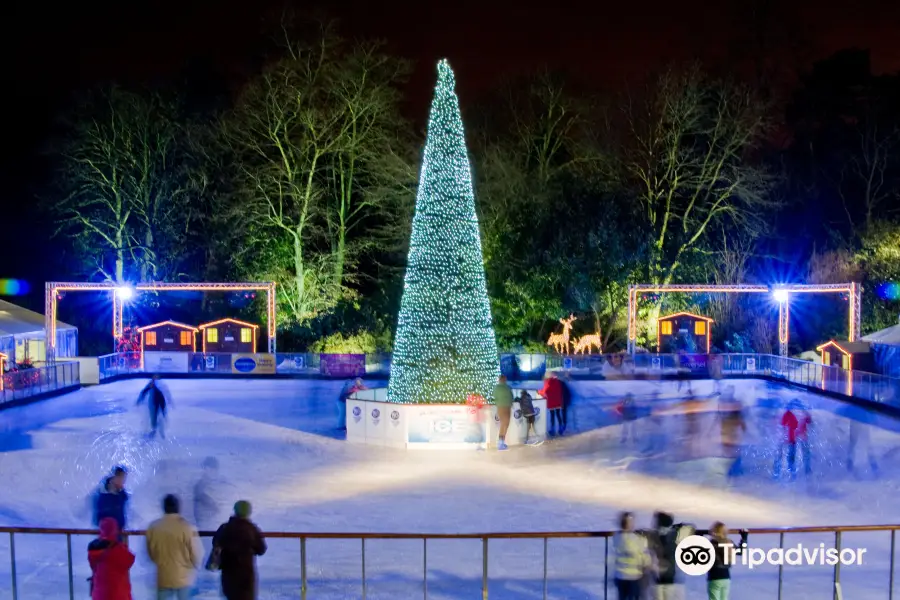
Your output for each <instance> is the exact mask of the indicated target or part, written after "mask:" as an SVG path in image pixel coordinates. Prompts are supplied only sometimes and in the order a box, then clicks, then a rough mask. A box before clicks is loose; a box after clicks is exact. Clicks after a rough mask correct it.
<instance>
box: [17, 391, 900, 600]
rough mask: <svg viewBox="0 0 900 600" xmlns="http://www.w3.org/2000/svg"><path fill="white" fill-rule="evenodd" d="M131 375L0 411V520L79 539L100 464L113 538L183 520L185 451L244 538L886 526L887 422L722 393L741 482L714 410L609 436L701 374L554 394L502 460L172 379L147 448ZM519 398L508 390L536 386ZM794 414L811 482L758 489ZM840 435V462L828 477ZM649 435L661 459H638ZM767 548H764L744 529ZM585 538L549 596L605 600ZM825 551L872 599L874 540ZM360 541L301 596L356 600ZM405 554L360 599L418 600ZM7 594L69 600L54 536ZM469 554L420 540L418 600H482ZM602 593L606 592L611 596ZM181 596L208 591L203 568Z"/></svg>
mask: <svg viewBox="0 0 900 600" xmlns="http://www.w3.org/2000/svg"><path fill="white" fill-rule="evenodd" d="M145 383H146V380H137V379H135V380H125V381H120V382H116V383H112V384H107V385H102V386H97V387H93V388H86V389H83V390H80V391H78V392H74V393H71V394H67V395H65V396H62V397H58V398H53V399H49V400H46V401H42V402H38V403H35V404H32V405H28V406H24V407H19V408H13V409H9V410H4V411H0V433H2V435H0V476H2V479H0V481H2V486H0V524H2V525H8V526H41V527H89V526H90V515H89V510H88V505H87V500H86V498H87V497H88V495H89V494H90V492H91V491H92V490H93V489H94V488H95V487H96V486H97V484H98V482H99V480H100V478H101V477H102V476H103V475H104V474H105V473H106V472H108V470H109V468H110V467H111V466H112V465H115V464H126V465H128V467H129V469H130V471H131V473H130V475H129V480H128V489H129V491H130V492H131V493H132V499H133V506H132V509H133V511H132V514H131V516H130V522H129V527H131V528H143V527H145V526H146V525H147V524H148V523H149V522H150V521H152V520H153V519H155V518H157V517H158V516H159V514H160V512H161V509H160V500H161V498H162V496H163V495H165V494H167V493H175V494H177V495H179V496H180V497H181V498H182V503H183V510H182V512H183V514H184V515H185V516H186V517H187V518H188V519H192V518H193V515H192V508H191V495H192V489H193V486H194V484H195V483H196V481H197V480H198V478H199V477H200V476H201V463H202V461H203V460H204V458H206V457H208V456H214V457H216V458H217V459H218V461H219V463H220V475H219V479H218V481H217V483H216V489H217V490H218V496H219V497H220V500H221V520H223V521H224V520H225V519H226V518H227V514H228V512H229V511H230V507H231V505H232V504H233V502H234V501H235V500H238V499H247V500H249V501H251V502H252V503H253V507H254V514H253V519H254V520H255V521H256V522H257V523H258V524H259V526H260V527H261V528H262V529H263V530H269V531H302V532H411V533H418V532H427V533H460V532H521V531H579V530H609V529H613V528H614V526H615V516H616V514H617V513H618V512H619V511H621V510H626V509H627V510H633V511H635V512H636V513H637V515H638V525H639V526H641V527H646V526H649V524H650V516H651V514H652V511H654V510H657V509H664V510H667V511H669V512H673V513H675V516H676V520H678V521H686V522H691V523H695V524H697V525H698V526H699V527H703V528H706V527H708V526H709V524H710V523H711V522H712V521H713V520H722V521H724V522H726V523H727V524H728V525H729V526H730V527H765V526H776V527H779V526H800V525H850V524H887V523H898V522H900V503H898V501H897V498H898V492H900V489H898V488H900V467H898V453H900V423H898V422H897V421H895V420H893V419H890V418H887V417H884V416H879V415H875V414H872V413H869V412H867V411H864V410H862V409H859V408H856V407H851V406H848V405H845V404H842V403H840V402H838V401H835V400H832V399H829V398H824V397H821V396H817V395H814V394H809V393H805V392H799V391H796V390H793V389H790V388H785V387H781V386H779V385H776V384H770V383H766V382H763V381H759V380H750V379H747V380H729V381H726V382H723V385H725V386H728V385H730V386H734V392H735V396H736V397H737V399H739V400H740V401H741V402H742V403H743V404H744V407H745V412H746V416H747V419H748V425H749V429H748V432H747V436H746V440H745V442H746V448H745V458H744V462H745V469H746V473H745V474H744V475H743V476H741V477H739V478H736V479H734V480H733V481H730V482H729V481H728V479H727V478H726V477H725V469H726V468H727V461H725V460H723V459H722V452H721V448H720V445H719V440H720V433H719V431H720V429H719V421H718V417H717V413H716V412H715V411H714V410H710V411H708V412H704V413H701V416H700V417H699V428H700V429H699V430H700V432H701V436H700V438H699V439H698V440H695V441H694V442H693V443H691V444H690V446H688V445H687V442H686V441H685V440H683V439H682V437H683V436H682V433H683V430H684V426H685V424H684V417H683V416H678V415H676V414H672V415H667V416H664V417H662V418H660V419H656V420H654V419H650V418H643V419H640V420H639V421H638V422H637V424H636V433H637V437H638V440H637V441H636V442H635V441H632V440H629V441H628V442H627V443H625V444H622V443H621V439H620V437H621V425H620V424H619V421H618V417H617V415H616V413H615V412H614V411H613V410H612V409H613V408H614V407H615V405H616V404H617V403H618V401H619V400H620V399H621V398H622V396H624V394H625V393H627V392H631V393H633V394H634V395H635V397H636V399H637V400H638V402H652V403H654V404H655V405H657V406H659V407H663V408H667V407H672V408H673V412H675V411H674V409H675V407H677V406H678V402H679V401H680V400H681V399H683V398H684V397H685V396H686V395H687V394H689V393H690V394H693V395H695V396H697V397H699V398H708V399H707V400H706V402H707V403H708V407H709V408H710V409H713V408H715V407H716V406H717V403H718V399H717V398H718V397H717V396H715V395H714V384H713V382H711V381H700V382H692V383H691V384H688V382H676V381H663V382H652V381H603V382H597V381H593V382H587V381H575V382H573V383H572V387H573V392H574V397H573V406H572V409H571V413H570V417H569V431H567V435H566V437H564V438H562V439H555V440H552V441H550V442H549V443H547V444H544V445H543V446H540V447H535V448H532V447H519V448H513V449H511V450H509V451H507V452H502V453H500V452H496V451H487V452H466V451H455V452H433V451H430V452H421V451H420V452H416V451H405V450H396V449H388V448H380V447H372V446H358V445H351V444H348V443H347V442H345V441H344V440H343V439H341V438H342V436H341V435H340V434H339V433H338V432H337V431H336V429H335V426H336V422H335V421H336V411H335V406H334V404H335V398H336V397H337V395H338V393H339V390H340V389H341V387H342V385H343V382H342V381H324V380H273V381H263V380H258V379H257V380H240V379H222V380H210V379H204V380H172V381H168V382H166V385H167V387H168V389H169V391H170V393H171V396H172V401H173V406H172V407H171V410H170V415H169V416H170V418H169V420H168V425H167V432H166V433H167V437H166V439H165V440H160V439H156V440H148V439H147V438H146V436H145V433H146V431H147V428H148V424H147V414H146V409H145V408H144V407H137V406H135V402H136V399H137V394H138V392H139V390H140V389H141V388H142V387H143V386H144V385H145ZM536 386H537V384H536V383H533V384H530V385H527V386H526V387H532V388H534V387H536ZM793 399H799V400H800V401H801V402H803V403H804V404H805V405H806V406H807V407H808V408H809V410H810V414H811V416H812V421H813V427H812V429H811V434H810V439H811V445H812V469H813V472H812V475H811V476H806V475H804V474H803V470H802V468H801V470H800V474H799V475H798V477H797V479H796V480H795V481H791V480H790V479H789V478H788V477H787V476H785V477H783V478H782V479H779V480H776V479H774V478H773V475H772V467H773V462H774V459H775V456H776V451H777V447H778V440H779V439H780V426H779V422H780V418H781V415H782V413H783V410H784V406H785V404H786V403H787V402H789V401H791V400H793ZM851 430H852V431H853V434H854V436H855V438H856V440H857V442H856V447H855V449H854V453H855V467H854V469H853V470H852V471H850V470H848V468H847V458H848V454H849V452H850V439H851ZM651 439H653V440H655V441H656V442H657V443H658V444H659V446H658V448H662V450H661V451H656V452H655V453H653V454H652V455H650V456H649V457H648V456H647V453H645V452H644V451H645V450H646V447H647V445H648V444H649V443H650V441H651ZM88 541H89V538H88V537H75V538H73V541H72V547H73V563H74V570H75V585H76V594H75V597H76V598H86V597H88V592H87V583H86V578H87V577H88V576H89V575H90V572H89V568H88V566H87V560H86V546H87V543H88ZM833 541H834V537H833V534H822V535H818V534H814V535H813V534H810V535H799V534H797V535H788V536H786V543H787V545H795V544H797V543H799V542H803V543H804V544H805V545H807V546H818V544H819V543H820V542H824V543H826V544H827V545H829V546H830V545H831V544H832V543H833ZM750 543H751V545H754V546H758V547H764V548H768V547H771V546H773V545H775V546H777V544H778V536H777V535H771V536H757V537H756V538H754V537H753V536H751V540H750ZM604 544H605V543H604V541H603V540H602V539H590V540H551V541H550V542H549V546H548V548H549V552H548V576H549V585H548V592H549V594H548V596H549V597H551V598H573V599H574V598H603V597H604V581H603V561H604V551H605V549H604ZM842 544H843V546H844V547H865V548H867V549H868V552H867V554H866V562H865V564H864V565H863V566H859V567H844V568H843V571H842V581H843V594H844V598H853V599H854V600H856V599H869V598H872V599H876V598H877V599H881V598H887V597H888V592H887V589H888V577H889V569H888V565H889V559H890V535H889V534H887V533H854V534H845V535H844V536H843V540H842ZM131 546H132V548H133V549H135V550H136V553H137V555H138V562H137V563H136V565H135V567H134V569H133V570H132V582H133V586H134V598H135V600H144V599H145V598H151V597H155V596H154V595H153V583H154V582H153V578H152V577H153V576H152V565H150V563H149V561H148V559H147V557H146V552H145V550H144V548H143V539H141V538H133V539H132V541H131ZM542 548H543V546H542V542H541V541H540V540H500V541H496V542H495V541H492V542H491V543H490V550H489V572H490V596H489V597H490V598H498V599H529V598H541V597H542V592H543V583H542V573H543V555H542ZM360 550H361V544H360V542H359V541H358V540H354V541H316V540H312V541H310V542H309V543H308V553H307V555H308V561H309V567H308V576H309V582H310V591H309V598H310V599H319V598H323V599H344V598H359V597H362V588H361V584H360V580H361V560H360ZM422 550H423V549H422V542H421V541H386V540H385V541H381V540H376V541H369V542H367V543H366V579H367V595H366V597H367V598H369V599H380V598H385V599H388V598H390V599H398V598H403V599H405V598H421V597H423V590H422V588H423V585H422V579H423V569H422V558H423V554H422ZM15 551H16V565H17V578H18V590H19V596H18V598H19V600H30V599H35V600H36V599H55V598H68V579H67V567H66V543H65V536H36V535H17V536H16V538H15ZM9 557H10V543H9V539H8V537H3V538H2V539H0V597H2V598H11V597H12V593H11V581H10V579H11V569H10V561H9ZM299 565H300V548H299V541H298V540H271V541H270V544H269V552H268V554H267V555H266V556H264V557H263V558H261V559H260V561H259V569H260V577H261V585H260V597H261V598H265V599H268V598H272V599H275V598H278V599H280V598H298V597H299V595H300V591H299V590H300V566H299ZM481 568H482V555H481V542H480V541H477V540H473V541H463V540H451V541H435V542H430V543H429V544H428V572H427V580H428V598H434V599H451V598H452V599H457V598H460V599H468V598H480V597H481V594H480V588H481ZM831 572H832V568H831V567H828V566H816V567H786V568H785V573H784V595H783V597H784V598H790V599H794V600H796V599H805V598H808V599H810V600H825V599H829V598H831V596H832V593H831ZM733 577H734V582H733V588H732V590H733V591H732V598H733V599H735V600H745V599H746V600H751V599H757V598H775V597H776V589H777V569H776V568H774V567H764V568H758V569H755V570H753V571H749V570H748V569H747V568H746V567H743V568H742V567H735V569H734V574H733ZM704 586H705V581H703V579H702V578H692V579H690V581H689V582H688V598H695V597H696V598H704V597H705V592H704ZM609 593H610V595H609V597H610V598H614V597H615V594H614V592H613V591H612V590H611V589H610V590H609ZM200 597H201V598H215V597H218V592H217V583H216V580H215V577H214V576H212V575H210V574H207V573H203V574H201V581H200Z"/></svg>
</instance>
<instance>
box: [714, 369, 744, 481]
mask: <svg viewBox="0 0 900 600" xmlns="http://www.w3.org/2000/svg"><path fill="white" fill-rule="evenodd" d="M719 419H720V421H721V428H722V430H721V434H722V452H723V454H724V455H725V458H728V459H731V461H732V462H731V467H730V468H729V469H728V477H737V476H739V475H742V474H743V473H744V467H743V441H744V435H745V434H746V433H747V420H746V419H745V418H744V407H743V405H742V404H741V403H740V401H739V400H736V399H735V398H734V388H733V387H732V386H728V387H727V388H725V397H724V398H723V399H722V401H721V402H720V403H719Z"/></svg>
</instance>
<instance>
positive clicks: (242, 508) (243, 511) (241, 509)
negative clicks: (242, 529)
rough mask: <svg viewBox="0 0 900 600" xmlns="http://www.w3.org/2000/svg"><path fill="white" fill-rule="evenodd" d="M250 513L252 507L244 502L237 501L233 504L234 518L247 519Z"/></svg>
mask: <svg viewBox="0 0 900 600" xmlns="http://www.w3.org/2000/svg"><path fill="white" fill-rule="evenodd" d="M251 512H253V507H252V506H251V505H250V503H249V502H247V501H246V500H238V501H237V502H235V503H234V516H236V517H240V518H242V519H249V518H250V513H251Z"/></svg>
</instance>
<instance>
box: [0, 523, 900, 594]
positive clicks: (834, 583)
mask: <svg viewBox="0 0 900 600" xmlns="http://www.w3.org/2000/svg"><path fill="white" fill-rule="evenodd" d="M898 529H900V525H861V526H858V525H857V526H833V527H789V528H757V529H750V530H749V534H750V536H751V541H752V543H751V544H750V546H751V547H753V548H765V546H766V545H765V544H759V543H758V542H756V541H755V540H756V538H758V537H759V536H778V545H777V546H774V545H772V546H771V547H770V549H775V548H778V549H781V550H782V551H783V550H784V549H785V536H786V535H789V534H790V535H793V534H822V533H827V534H833V535H834V542H833V545H831V546H830V548H826V549H831V548H833V549H835V550H837V551H838V552H839V553H840V552H841V551H842V550H844V549H846V548H845V547H844V546H843V542H844V535H845V534H850V533H863V532H870V533H873V532H874V533H885V534H889V537H890V550H889V566H888V573H886V574H885V583H886V584H887V587H888V599H889V600H893V598H894V570H895V562H896V538H897V530H898ZM96 533H97V532H96V530H93V529H54V528H38V527H0V535H7V536H8V539H9V554H10V569H11V571H10V579H11V582H12V598H13V600H18V597H19V590H18V570H17V557H16V539H17V537H16V536H19V537H22V536H26V535H64V536H65V538H66V557H67V558H66V565H65V568H66V576H67V578H68V597H69V599H70V600H74V599H75V597H76V591H75V588H76V586H75V576H74V563H73V558H72V537H73V536H96ZM732 533H737V532H736V531H733V532H732ZM145 534H146V532H145V531H129V532H127V533H126V542H127V539H128V538H130V537H136V536H143V535H145ZM614 534H615V532H613V531H574V532H541V533H512V532H510V533H463V534H421V533H296V532H283V531H281V532H269V533H266V534H264V535H265V537H266V538H267V539H269V540H272V539H279V538H280V539H296V540H299V541H300V547H299V551H300V573H299V575H300V581H299V590H296V591H299V593H300V597H301V598H302V599H303V600H306V599H307V597H308V595H309V594H310V585H309V570H308V564H309V560H308V559H309V556H308V555H309V552H308V548H307V543H308V541H309V540H359V542H360V546H359V548H360V556H361V559H362V560H361V570H360V572H359V585H360V590H361V592H362V598H363V599H365V598H366V594H367V587H368V582H367V577H366V542H367V541H370V540H417V541H419V540H420V541H421V542H422V562H421V565H422V582H421V594H422V597H423V598H425V599H426V600H427V598H428V547H429V546H428V544H429V542H434V541H438V540H473V541H476V540H477V541H479V542H480V546H481V557H480V558H481V572H480V580H481V581H480V584H481V597H482V599H483V600H487V599H488V598H489V591H490V590H489V588H490V580H491V578H490V572H489V566H490V561H489V558H490V547H489V544H490V541H491V540H540V541H541V542H542V556H541V558H542V565H543V567H542V574H541V587H542V592H541V593H542V598H544V599H546V598H547V597H548V589H549V585H550V581H551V578H550V576H549V573H548V556H549V555H550V549H549V548H550V543H549V542H550V540H561V539H584V538H600V539H603V540H604V544H603V554H604V556H603V561H602V564H603V577H602V579H603V598H604V599H606V598H609V597H610V595H611V594H610V591H609V590H610V583H611V582H612V579H611V575H612V574H611V573H610V563H611V559H612V557H611V555H610V551H611V548H610V538H611V537H612V536H613V535H614ZM200 535H201V537H210V536H212V535H214V533H213V532H211V531H203V532H200ZM823 546H824V544H823ZM813 547H815V546H813ZM870 558H871V557H870ZM598 559H599V557H596V559H592V560H590V561H589V562H590V563H591V564H599V563H600V561H599V560H598ZM823 564H824V563H823ZM60 567H61V565H60ZM819 573H820V572H819ZM596 576H597V578H598V579H599V572H598V573H596ZM42 577H44V578H52V573H49V572H47V571H46V570H44V571H43V573H42ZM777 577H778V581H777V589H778V592H777V596H776V597H777V599H778V600H782V598H783V594H784V583H785V576H784V565H783V564H782V565H780V566H779V567H778V575H777ZM830 579H831V582H830V587H831V588H832V590H833V593H834V597H835V598H841V597H842V595H841V594H842V592H841V562H840V561H837V562H836V564H835V565H834V567H833V568H832V569H831V575H830ZM265 588H266V581H265V578H264V577H261V579H260V590H265ZM295 593H296V592H295ZM768 597H771V596H768ZM882 597H883V596H882Z"/></svg>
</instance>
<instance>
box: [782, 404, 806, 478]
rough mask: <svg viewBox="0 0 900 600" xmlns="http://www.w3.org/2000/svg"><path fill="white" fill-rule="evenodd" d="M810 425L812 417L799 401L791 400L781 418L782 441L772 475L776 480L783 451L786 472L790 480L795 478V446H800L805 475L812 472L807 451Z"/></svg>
mask: <svg viewBox="0 0 900 600" xmlns="http://www.w3.org/2000/svg"><path fill="white" fill-rule="evenodd" d="M810 425H812V417H811V416H810V415H809V413H808V412H807V411H806V410H805V409H804V408H803V404H801V402H800V401H799V400H792V401H791V403H790V404H788V407H787V410H785V411H784V415H783V416H782V417H781V430H782V441H781V444H780V445H779V448H778V454H777V455H776V457H775V468H774V475H775V477H776V478H778V477H780V476H781V466H782V461H783V458H784V454H785V451H786V452H787V462H788V471H789V472H790V474H791V478H794V477H796V475H797V465H796V462H797V446H800V451H801V452H802V453H803V468H804V469H805V471H806V474H807V475H809V474H810V473H811V472H812V465H811V464H810V461H811V458H812V457H811V456H810V450H809V427H810Z"/></svg>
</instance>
